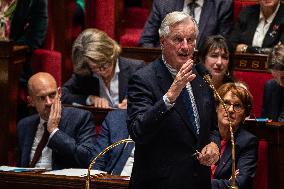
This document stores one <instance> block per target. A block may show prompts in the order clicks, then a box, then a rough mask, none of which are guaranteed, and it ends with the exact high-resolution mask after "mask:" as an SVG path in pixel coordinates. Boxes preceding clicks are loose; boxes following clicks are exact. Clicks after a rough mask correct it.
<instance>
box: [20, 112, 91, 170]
mask: <svg viewBox="0 0 284 189" xmlns="http://www.w3.org/2000/svg"><path fill="white" fill-rule="evenodd" d="M39 121H40V118H39V115H38V114H36V115H32V116H29V117H27V118H24V119H22V120H21V121H20V122H19V123H18V124H17V143H18V149H19V154H18V162H17V163H18V166H20V167H28V166H29V162H30V153H31V148H32V145H33V141H34V137H35V134H36V131H37V126H38V124H39ZM94 144H95V125H94V120H93V115H92V113H90V112H88V111H86V110H81V109H76V108H70V107H65V108H63V110H62V114H61V120H60V123H59V130H58V131H57V132H55V134H54V135H53V136H52V137H51V138H50V140H49V142H48V144H47V145H48V147H49V148H51V149H52V169H64V168H87V167H88V165H89V162H90V160H91V158H92V157H93V155H94Z"/></svg>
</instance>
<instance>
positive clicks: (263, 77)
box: [234, 71, 272, 117]
mask: <svg viewBox="0 0 284 189" xmlns="http://www.w3.org/2000/svg"><path fill="white" fill-rule="evenodd" d="M234 77H235V78H236V79H239V80H240V81H243V82H245V83H246V84H247V85H248V87H249V91H250V92H251V94H252V96H253V107H252V115H254V116H256V117H260V115H261V108H262V96H263V87H264V84H265V82H266V81H267V80H269V79H271V78H272V76H271V74H270V73H267V72H250V71H234Z"/></svg>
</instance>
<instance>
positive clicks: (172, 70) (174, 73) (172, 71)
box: [162, 54, 178, 78]
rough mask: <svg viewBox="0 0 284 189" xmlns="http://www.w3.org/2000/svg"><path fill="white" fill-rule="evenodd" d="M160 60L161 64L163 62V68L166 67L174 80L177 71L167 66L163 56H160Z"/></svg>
mask: <svg viewBox="0 0 284 189" xmlns="http://www.w3.org/2000/svg"><path fill="white" fill-rule="evenodd" d="M162 60H163V62H164V64H165V66H166V67H167V69H168V70H169V72H170V73H171V75H172V77H173V78H175V77H176V75H177V72H178V71H177V70H176V69H174V68H173V67H172V66H171V65H169V64H168V63H167V61H166V60H165V58H164V55H163V54H162Z"/></svg>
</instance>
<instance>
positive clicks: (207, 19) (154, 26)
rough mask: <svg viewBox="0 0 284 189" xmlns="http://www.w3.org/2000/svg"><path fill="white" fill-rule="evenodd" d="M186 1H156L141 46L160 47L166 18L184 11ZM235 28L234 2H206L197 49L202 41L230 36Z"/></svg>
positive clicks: (201, 18)
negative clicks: (210, 37)
mask: <svg viewBox="0 0 284 189" xmlns="http://www.w3.org/2000/svg"><path fill="white" fill-rule="evenodd" d="M183 5H184V0H174V1H173V0H154V2H153V8H152V12H151V13H150V16H149V17H148V20H147V22H146V24H145V26H144V31H143V33H142V35H141V38H140V41H139V45H141V46H144V47H159V46H160V40H159V33H158V30H159V28H160V25H161V23H162V21H163V19H164V18H165V16H166V15H167V14H168V13H170V12H173V11H182V10H183ZM232 28H233V1H232V0H205V1H204V4H203V8H202V11H201V15H200V21H199V34H198V36H197V40H196V44H197V46H196V47H197V48H199V47H200V45H201V42H202V40H204V39H206V37H208V36H210V35H216V34H220V35H223V36H225V37H226V36H227V35H229V33H230V32H231V30H232Z"/></svg>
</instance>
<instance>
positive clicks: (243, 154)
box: [211, 83, 258, 189]
mask: <svg viewBox="0 0 284 189" xmlns="http://www.w3.org/2000/svg"><path fill="white" fill-rule="evenodd" d="M218 93H219V94H220V96H221V98H222V99H223V100H224V103H225V104H226V106H227V108H228V113H229V118H230V119H231V122H232V128H233V132H234V137H235V160H236V164H235V165H236V170H237V171H236V172H238V173H237V177H236V185H237V186H238V188H246V189H247V188H252V185H253V178H254V176H255V173H256V164H257V150H258V139H257V138H256V137H255V136H254V135H252V134H251V133H249V132H247V131H246V130H244V129H243V128H242V127H243V123H244V120H245V118H246V117H247V116H248V115H250V110H251V108H252V96H251V94H250V92H249V91H248V90H247V88H246V86H245V85H244V84H243V83H226V84H224V85H222V86H221V87H220V88H219V89H218ZM216 111H217V117H218V127H219V132H220V135H221V156H220V160H219V161H218V162H217V163H216V164H215V165H213V166H211V170H212V180H211V184H212V189H227V188H228V186H229V185H230V178H231V175H232V156H231V154H232V146H231V140H230V138H231V137H230V136H231V135H230V129H229V121H228V116H227V113H226V112H225V110H224V108H223V106H222V104H221V103H220V102H219V101H217V109H216Z"/></svg>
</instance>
